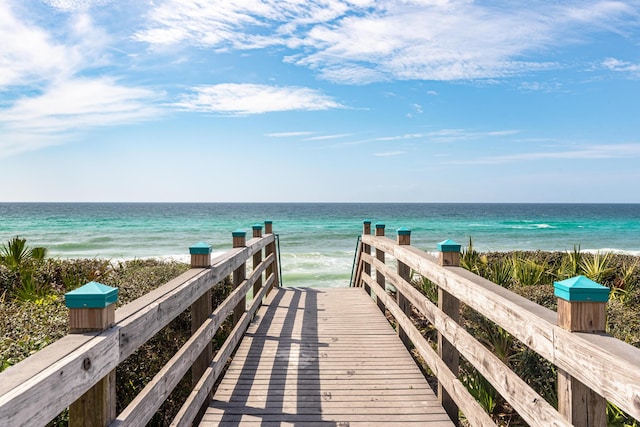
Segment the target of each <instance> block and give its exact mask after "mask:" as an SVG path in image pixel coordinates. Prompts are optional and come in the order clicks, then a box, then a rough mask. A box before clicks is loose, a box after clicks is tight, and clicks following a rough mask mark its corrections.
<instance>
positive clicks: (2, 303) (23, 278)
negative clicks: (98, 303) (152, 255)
mask: <svg viewBox="0 0 640 427" xmlns="http://www.w3.org/2000/svg"><path fill="white" fill-rule="evenodd" d="M188 269H189V266H188V265H187V264H183V263H177V262H162V261H157V260H132V261H124V262H111V261H109V260H103V259H76V260H61V259H52V258H46V250H44V249H40V248H29V247H28V246H27V244H26V240H25V239H21V238H19V237H16V238H13V239H11V240H10V241H9V242H8V243H7V244H5V245H3V246H1V247H0V371H2V370H4V369H7V368H9V367H10V366H12V365H14V364H16V363H18V362H20V361H21V360H23V359H25V358H27V357H29V356H30V355H32V354H34V353H35V352H37V351H39V350H41V349H43V348H44V347H45V346H47V345H48V344H50V343H52V342H54V341H56V340H58V339H60V338H62V337H63V336H65V335H66V334H67V331H68V325H67V322H68V321H67V315H68V314H67V313H68V310H67V308H66V307H65V305H64V301H63V295H64V294H65V293H66V292H68V291H71V290H73V289H75V288H77V287H79V286H82V285H84V284H85V283H87V282H91V281H99V282H100V283H103V284H105V285H109V286H113V287H117V288H118V289H119V299H118V303H117V306H122V305H124V304H127V303H129V302H131V301H133V300H135V299H136V298H139V297H140V296H142V295H144V294H146V293H148V292H149V291H151V290H153V289H155V288H157V287H159V286H161V285H163V284H165V283H167V282H168V281H169V280H171V279H173V278H174V277H177V276H178V275H180V274H181V273H183V272H184V271H186V270H188ZM230 292H231V286H230V282H229V281H228V280H225V281H224V282H223V283H221V284H220V285H219V286H217V287H215V288H214V292H213V294H214V295H213V304H214V307H215V306H217V305H219V304H220V303H221V302H222V301H224V299H225V298H226V297H227V296H228V294H229V293H230ZM229 331H230V325H229V324H225V325H223V328H222V329H221V331H220V332H219V334H218V335H217V336H216V338H215V341H216V342H222V341H224V339H225V338H226V335H227V334H228V333H229ZM190 335H191V319H190V313H189V312H188V311H187V312H185V313H183V314H181V315H180V316H178V318H176V319H175V320H174V321H173V322H171V323H170V324H169V325H167V326H166V327H165V328H164V329H162V330H161V331H160V332H158V334H156V335H155V336H154V337H153V338H152V339H151V340H150V341H149V342H148V343H147V344H145V345H144V346H142V347H141V348H140V349H139V350H138V351H137V352H136V353H134V354H132V355H131V356H130V357H129V358H128V359H127V360H125V361H124V362H123V363H121V364H120V365H119V366H118V368H117V370H116V377H117V380H116V382H117V410H118V411H121V410H122V409H123V408H124V407H126V405H128V404H129V403H130V402H131V401H132V399H133V398H134V397H135V395H136V394H137V393H139V392H140V390H142V388H143V387H144V386H145V385H146V384H147V383H148V382H149V381H150V380H151V378H153V376H154V375H155V374H156V373H157V372H158V371H159V370H160V369H161V368H162V366H163V365H164V364H165V363H166V362H167V361H168V360H169V359H170V358H171V357H172V356H173V355H174V354H175V353H176V352H177V350H178V349H179V348H180V347H181V346H182V345H183V344H184V343H185V342H186V341H187V340H188V339H189V337H190ZM190 391H191V377H190V375H189V374H187V375H186V376H185V378H183V379H182V382H181V383H180V384H179V385H178V387H176V390H175V391H174V392H173V393H172V395H171V396H170V397H169V399H168V400H167V401H166V402H165V404H164V405H163V406H162V407H161V408H160V410H159V411H158V412H157V413H156V415H155V416H154V418H153V419H152V421H151V423H150V424H151V425H168V421H170V420H171V419H173V417H174V415H175V414H176V413H177V411H178V410H179V408H180V406H181V405H182V403H183V402H184V400H185V399H186V398H187V396H188V394H189V393H190ZM66 418H67V414H66V413H63V414H61V415H60V416H59V417H58V418H57V419H56V420H54V421H53V422H52V423H51V425H56V426H58V425H60V426H62V425H66Z"/></svg>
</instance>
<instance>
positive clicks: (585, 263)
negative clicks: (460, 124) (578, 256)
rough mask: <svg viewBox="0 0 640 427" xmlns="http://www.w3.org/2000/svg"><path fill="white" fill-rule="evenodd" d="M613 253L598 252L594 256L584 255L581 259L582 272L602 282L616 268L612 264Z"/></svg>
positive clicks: (595, 280)
mask: <svg viewBox="0 0 640 427" xmlns="http://www.w3.org/2000/svg"><path fill="white" fill-rule="evenodd" d="M610 259H611V253H604V254H602V253H600V252H596V253H595V254H593V255H592V256H584V257H582V260H581V261H580V264H581V267H582V272H583V274H584V275H585V276H587V277H588V278H589V279H591V280H593V281H594V282H598V283H602V282H603V281H605V280H606V279H607V278H608V277H609V276H610V275H611V273H613V271H614V269H613V268H612V267H611V266H610V262H609V261H610Z"/></svg>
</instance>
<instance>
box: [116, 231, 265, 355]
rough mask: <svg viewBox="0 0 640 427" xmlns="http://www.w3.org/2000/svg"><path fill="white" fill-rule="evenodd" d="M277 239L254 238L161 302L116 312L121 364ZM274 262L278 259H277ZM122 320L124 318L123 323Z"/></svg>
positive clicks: (140, 302) (139, 302)
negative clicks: (207, 292)
mask: <svg viewBox="0 0 640 427" xmlns="http://www.w3.org/2000/svg"><path fill="white" fill-rule="evenodd" d="M273 239H274V237H273V236H267V237H264V238H262V239H251V240H250V241H249V242H247V246H246V247H243V248H236V249H232V250H230V251H228V252H226V253H225V254H224V255H222V256H220V257H218V258H216V259H215V260H213V261H212V265H211V268H210V269H204V270H200V273H198V274H197V275H196V276H194V277H192V278H191V279H189V280H187V281H185V282H183V283H182V284H179V285H177V286H175V285H174V287H173V288H172V289H171V290H170V291H169V292H166V293H164V294H163V295H162V296H161V297H160V298H159V299H157V300H154V301H152V302H149V301H147V300H146V299H140V300H136V301H134V302H132V303H130V304H127V305H126V306H125V307H123V308H121V309H119V310H116V322H117V324H118V325H119V326H120V361H123V360H124V359H126V358H127V357H129V355H131V354H132V353H133V352H134V351H135V350H137V349H138V347H140V345H142V344H143V343H145V342H147V341H148V340H149V339H150V338H151V337H152V336H154V335H155V334H156V333H157V332H158V331H159V330H160V329H162V328H164V327H165V326H166V325H168V324H169V322H171V321H172V320H173V319H175V318H176V317H177V316H178V315H179V314H180V313H182V312H183V311H185V310H186V309H187V308H188V307H189V306H191V304H193V303H194V302H195V301H196V300H197V299H198V298H200V296H201V295H202V294H204V293H205V292H206V291H207V290H209V289H210V288H211V287H213V286H215V285H216V284H217V283H219V282H220V281H222V280H223V279H224V278H225V277H227V276H229V275H230V274H231V273H232V272H233V271H234V270H235V269H237V268H238V267H239V266H240V265H242V264H243V262H245V260H246V259H248V257H250V256H252V255H253V254H254V253H255V252H256V251H258V250H261V249H262V248H263V247H264V246H265V245H267V244H268V243H269V242H271V241H272V240H273ZM271 259H272V260H274V259H275V257H274V258H271ZM170 283H171V282H170ZM165 286H166V285H165ZM163 287H164V286H163ZM120 310H124V312H125V313H131V314H130V315H128V316H127V317H124V318H123V317H122V315H120V316H119V312H120ZM118 319H120V321H119V322H118Z"/></svg>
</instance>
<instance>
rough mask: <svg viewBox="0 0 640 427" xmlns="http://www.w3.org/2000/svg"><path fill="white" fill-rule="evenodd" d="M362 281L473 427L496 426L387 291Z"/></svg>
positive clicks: (369, 281) (365, 276) (374, 284)
mask: <svg viewBox="0 0 640 427" xmlns="http://www.w3.org/2000/svg"><path fill="white" fill-rule="evenodd" d="M362 280H364V281H365V282H367V283H369V285H370V286H371V289H372V291H373V292H374V293H375V294H376V296H378V297H379V298H381V299H383V300H384V301H386V302H387V303H388V304H386V305H387V309H388V310H389V311H390V312H391V314H392V315H393V316H394V317H395V318H396V321H397V322H398V324H401V325H402V326H403V327H404V328H405V332H406V333H407V336H408V337H409V339H410V340H411V342H413V344H414V345H415V347H416V349H417V350H418V352H419V353H420V356H422V358H423V359H424V360H425V362H427V365H429V367H430V368H431V370H432V371H433V373H434V374H435V375H436V376H437V377H438V381H439V382H442V384H443V385H444V387H445V388H446V389H447V391H448V392H449V395H450V396H451V397H452V398H453V399H454V400H455V402H456V403H457V404H458V406H459V407H460V409H461V410H462V412H463V413H464V414H465V416H466V417H467V419H468V420H469V421H470V423H471V425H473V426H495V423H494V422H493V420H492V419H491V417H489V415H487V413H486V412H485V411H484V409H482V407H481V406H480V405H479V404H478V402H476V400H475V399H474V398H473V397H472V396H471V394H469V392H468V391H467V389H466V387H465V386H464V385H463V384H462V383H461V382H460V380H459V379H458V378H456V376H455V375H454V374H453V373H452V372H451V371H450V370H449V368H448V367H447V365H446V364H445V363H444V362H443V361H442V359H440V357H439V356H438V354H437V353H436V352H435V351H434V350H433V349H432V348H431V346H430V345H429V343H428V342H427V340H425V339H424V337H423V336H422V335H421V334H420V332H419V331H418V330H417V329H416V328H415V327H414V326H413V324H412V323H411V322H410V320H409V319H407V317H406V316H405V315H404V313H403V312H402V311H401V310H400V308H399V307H398V306H397V305H395V304H393V303H392V301H393V299H392V298H391V297H390V296H389V295H388V294H387V293H386V291H385V290H384V289H382V288H380V286H378V284H377V283H375V281H374V280H373V279H372V278H371V276H367V275H366V274H364V275H363V277H362Z"/></svg>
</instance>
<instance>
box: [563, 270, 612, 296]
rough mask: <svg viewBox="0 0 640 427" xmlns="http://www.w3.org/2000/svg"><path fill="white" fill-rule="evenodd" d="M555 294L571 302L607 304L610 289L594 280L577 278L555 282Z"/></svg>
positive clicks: (582, 277)
mask: <svg viewBox="0 0 640 427" xmlns="http://www.w3.org/2000/svg"><path fill="white" fill-rule="evenodd" d="M553 288H554V291H553V294H554V295H555V296H557V297H558V298H562V299H563V300H565V301H571V302H607V301H609V292H610V289H609V288H608V287H606V286H602V285H601V284H599V283H596V282H594V281H593V280H591V279H589V278H587V277H584V276H576V277H573V278H571V279H566V280H563V281H561V282H553Z"/></svg>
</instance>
